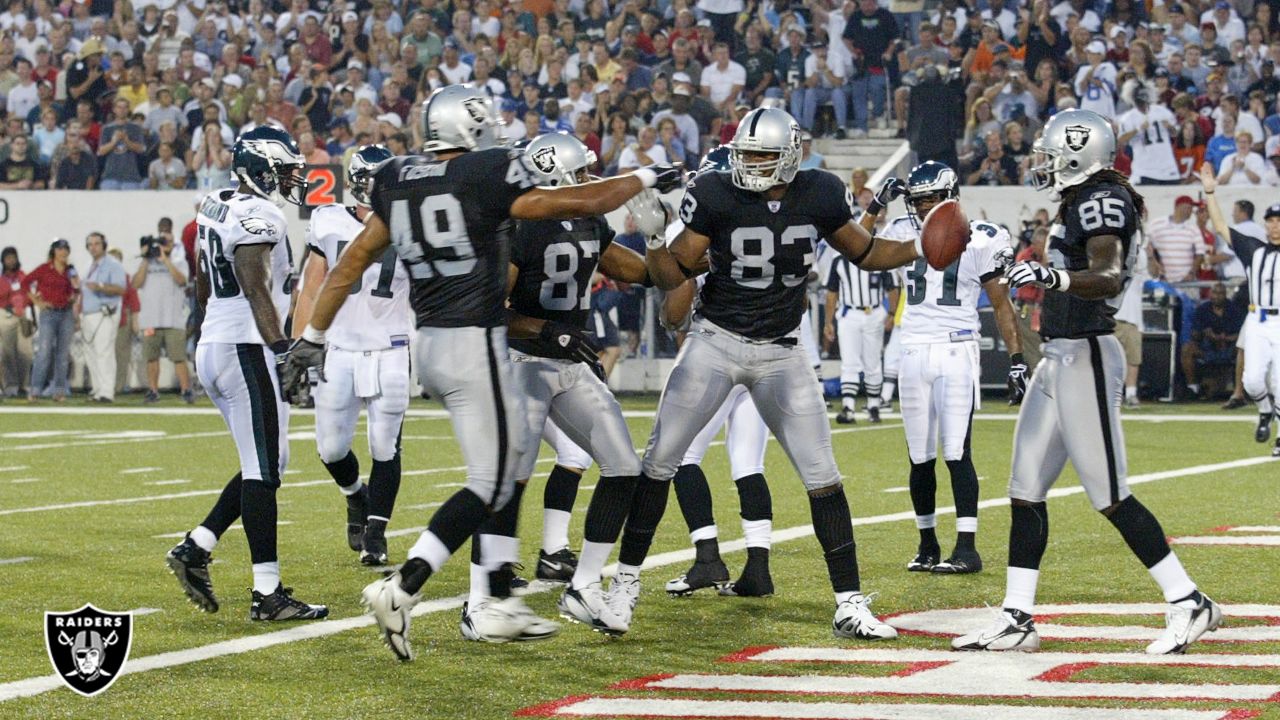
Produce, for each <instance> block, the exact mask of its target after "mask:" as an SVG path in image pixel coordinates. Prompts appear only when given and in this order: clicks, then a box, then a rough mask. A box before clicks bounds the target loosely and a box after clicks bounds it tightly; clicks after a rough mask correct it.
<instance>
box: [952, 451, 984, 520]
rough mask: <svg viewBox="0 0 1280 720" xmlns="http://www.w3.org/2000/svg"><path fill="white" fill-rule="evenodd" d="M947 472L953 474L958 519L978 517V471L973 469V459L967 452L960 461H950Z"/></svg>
mask: <svg viewBox="0 0 1280 720" xmlns="http://www.w3.org/2000/svg"><path fill="white" fill-rule="evenodd" d="M947 470H948V471H949V472H950V473H951V494H952V496H953V497H954V498H955V501H956V517H958V518H969V517H971V518H976V517H978V471H977V470H974V469H973V458H971V457H970V456H969V453H967V452H966V453H965V454H964V456H963V457H961V458H960V459H959V460H948V461H947Z"/></svg>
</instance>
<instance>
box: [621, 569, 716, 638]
mask: <svg viewBox="0 0 1280 720" xmlns="http://www.w3.org/2000/svg"><path fill="white" fill-rule="evenodd" d="M725 574H726V575H728V573H727V572H726V573H725ZM604 601H605V602H606V603H608V605H609V609H610V610H612V611H613V614H614V615H615V616H617V618H618V620H620V621H621V622H622V624H623V625H624V626H626V627H628V628H629V627H631V617H632V616H633V615H634V614H635V611H636V603H638V602H640V576H639V575H634V574H632V573H618V574H617V575H614V576H613V582H611V583H609V592H607V593H605V595H604Z"/></svg>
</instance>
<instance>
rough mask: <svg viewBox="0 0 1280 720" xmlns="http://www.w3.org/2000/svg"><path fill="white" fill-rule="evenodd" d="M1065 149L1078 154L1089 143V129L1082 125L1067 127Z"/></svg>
mask: <svg viewBox="0 0 1280 720" xmlns="http://www.w3.org/2000/svg"><path fill="white" fill-rule="evenodd" d="M1066 138H1067V147H1068V148H1070V149H1072V150H1073V151H1075V152H1080V151H1081V150H1083V149H1084V146H1085V145H1086V144H1088V142H1089V128H1087V127H1085V126H1084V125H1068V126H1067V130H1066Z"/></svg>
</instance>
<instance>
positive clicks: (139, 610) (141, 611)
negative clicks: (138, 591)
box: [125, 607, 164, 617]
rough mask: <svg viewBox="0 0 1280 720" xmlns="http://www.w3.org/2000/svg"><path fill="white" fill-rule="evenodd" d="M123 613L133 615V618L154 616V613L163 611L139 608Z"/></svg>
mask: <svg viewBox="0 0 1280 720" xmlns="http://www.w3.org/2000/svg"><path fill="white" fill-rule="evenodd" d="M125 612H129V613H133V616H134V617H137V616H139V615H155V614H156V613H162V612H164V610H161V609H160V608H149V607H140V608H134V609H132V610H126V611H125Z"/></svg>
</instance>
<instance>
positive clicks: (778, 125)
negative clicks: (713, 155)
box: [729, 108, 800, 192]
mask: <svg viewBox="0 0 1280 720" xmlns="http://www.w3.org/2000/svg"><path fill="white" fill-rule="evenodd" d="M747 153H769V154H771V155H774V156H775V157H772V158H770V159H768V160H759V161H755V162H748V161H747V159H746V155H747ZM729 167H730V169H731V170H732V171H733V184H734V185H736V186H738V187H740V188H742V189H743V190H749V191H751V192H764V191H765V190H768V189H769V188H771V187H773V186H775V185H785V184H787V183H789V182H791V181H792V180H794V179H795V177H796V173H797V172H799V170H800V125H798V124H797V123H796V121H795V118H793V117H791V116H790V115H789V114H787V112H786V111H785V110H778V109H777V108H756V109H755V110H752V111H751V112H749V113H747V114H746V116H744V117H743V118H742V121H741V122H740V123H739V124H738V132H737V133H735V134H734V136H733V142H731V143H729Z"/></svg>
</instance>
